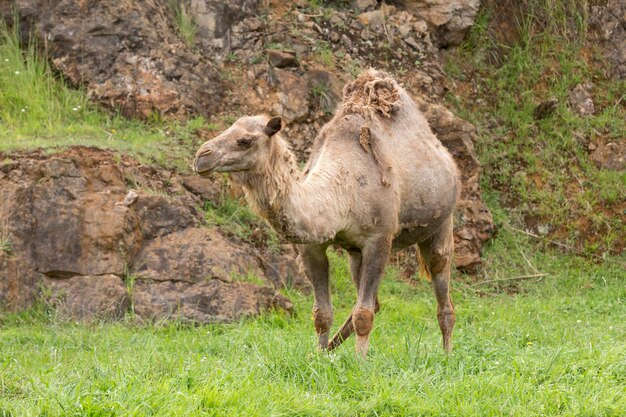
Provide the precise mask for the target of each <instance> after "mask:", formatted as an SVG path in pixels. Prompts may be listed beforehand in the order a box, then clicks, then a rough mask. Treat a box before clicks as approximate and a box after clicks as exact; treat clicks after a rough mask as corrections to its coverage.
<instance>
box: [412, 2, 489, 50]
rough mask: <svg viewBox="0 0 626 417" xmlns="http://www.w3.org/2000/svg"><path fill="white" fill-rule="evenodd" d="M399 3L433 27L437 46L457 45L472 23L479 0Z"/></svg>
mask: <svg viewBox="0 0 626 417" xmlns="http://www.w3.org/2000/svg"><path fill="white" fill-rule="evenodd" d="M400 3H401V4H402V5H403V6H404V7H406V8H407V9H408V10H410V11H411V12H413V13H415V15H416V16H418V17H419V18H420V19H423V20H425V21H426V22H427V23H428V24H429V25H430V26H431V27H432V28H433V29H434V33H435V41H436V44H437V45H438V46H454V45H459V44H460V43H461V42H462V41H463V38H464V37H465V32H466V31H467V30H468V29H469V28H470V27H471V26H472V24H474V18H475V17H476V14H477V13H478V8H479V6H480V0H452V1H450V0H402V1H400Z"/></svg>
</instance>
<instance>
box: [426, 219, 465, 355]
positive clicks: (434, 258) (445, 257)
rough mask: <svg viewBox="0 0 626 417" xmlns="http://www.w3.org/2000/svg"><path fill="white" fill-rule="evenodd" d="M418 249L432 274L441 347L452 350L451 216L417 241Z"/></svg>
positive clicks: (452, 247)
mask: <svg viewBox="0 0 626 417" xmlns="http://www.w3.org/2000/svg"><path fill="white" fill-rule="evenodd" d="M419 247H420V250H421V251H422V255H423V256H424V260H425V261H426V264H427V267H428V270H429V271H430V274H431V275H432V280H433V287H434V289H435V296H436V297H437V320H438V321H439V328H440V329H441V333H442V335H443V348H444V350H445V351H446V352H450V351H451V350H452V330H453V329H454V323H455V321H456V316H455V314H454V305H453V304H452V298H450V288H449V285H450V270H451V263H452V254H453V252H454V237H453V235H452V217H450V218H449V219H448V220H447V221H446V223H444V225H443V226H442V227H441V229H440V231H439V232H438V233H437V234H436V235H435V236H433V237H432V238H430V239H428V240H427V241H425V242H421V243H419Z"/></svg>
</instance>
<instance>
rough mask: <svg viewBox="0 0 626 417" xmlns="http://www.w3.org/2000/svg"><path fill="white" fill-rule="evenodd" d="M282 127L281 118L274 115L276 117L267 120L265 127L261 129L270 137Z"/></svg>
mask: <svg viewBox="0 0 626 417" xmlns="http://www.w3.org/2000/svg"><path fill="white" fill-rule="evenodd" d="M282 127H283V119H281V118H280V117H278V116H276V117H272V118H271V119H270V121H269V122H267V125H266V126H265V129H263V131H264V132H265V134H266V135H267V136H269V137H272V136H273V135H274V134H275V133H277V132H278V131H279V130H280V129H281V128H282Z"/></svg>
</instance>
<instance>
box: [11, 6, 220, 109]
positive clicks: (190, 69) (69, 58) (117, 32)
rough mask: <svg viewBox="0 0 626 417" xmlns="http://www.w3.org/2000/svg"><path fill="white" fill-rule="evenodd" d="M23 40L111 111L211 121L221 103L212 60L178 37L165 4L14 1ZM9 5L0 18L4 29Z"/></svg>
mask: <svg viewBox="0 0 626 417" xmlns="http://www.w3.org/2000/svg"><path fill="white" fill-rule="evenodd" d="M13 4H14V5H15V8H16V10H17V13H18V14H19V18H20V22H21V30H22V33H23V35H24V37H27V36H28V35H29V33H33V34H34V35H35V36H36V37H37V39H38V41H39V44H40V45H44V44H45V45H46V48H47V52H48V54H49V56H50V58H51V61H52V64H53V66H54V68H55V69H56V70H58V71H59V72H60V73H62V74H63V76H64V77H65V78H66V79H67V80H69V81H70V82H72V83H74V84H76V85H84V86H85V87H86V90H87V92H88V93H89V95H90V96H91V97H92V98H93V99H94V100H96V101H97V102H99V103H100V104H102V105H103V106H105V107H108V108H110V109H111V110H116V111H117V110H118V109H119V110H121V111H122V113H123V114H124V115H126V116H130V117H138V118H142V119H146V118H148V117H151V116H154V114H158V115H160V116H164V117H182V116H185V115H187V114H190V113H193V114H210V113H212V112H213V111H215V110H216V108H217V105H218V104H219V103H220V100H221V91H222V89H221V87H220V85H221V82H220V78H219V74H218V72H217V70H216V69H215V68H214V66H213V63H212V61H211V60H210V59H209V58H207V57H204V56H202V55H199V54H197V53H195V52H194V51H193V49H192V48H191V47H189V46H188V45H186V44H185V43H184V42H183V41H182V40H181V38H180V36H179V35H178V33H177V29H176V27H175V25H174V23H173V21H174V13H173V12H172V11H171V10H170V9H169V8H168V6H167V2H166V1H142V2H135V1H130V0H121V1H88V2H79V1H74V0H61V1H56V0H54V1H52V0H18V1H15V2H13ZM11 9H12V2H3V3H2V5H1V6H0V12H2V15H3V16H4V18H5V20H6V21H7V22H8V23H9V24H11V23H12V17H11Z"/></svg>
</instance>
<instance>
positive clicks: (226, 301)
mask: <svg viewBox="0 0 626 417" xmlns="http://www.w3.org/2000/svg"><path fill="white" fill-rule="evenodd" d="M133 309H134V312H135V315H136V316H137V317H139V318H141V319H144V320H148V321H153V320H172V319H175V320H181V321H184V322H196V323H209V322H228V321H233V320H237V319H240V318H242V317H246V316H251V315H258V314H260V313H262V312H264V311H267V310H270V309H281V310H285V311H287V312H290V311H292V310H293V304H292V303H291V301H289V300H288V299H287V298H286V297H284V296H282V295H280V294H278V293H277V292H276V291H275V290H273V289H271V288H269V287H259V286H257V285H253V284H250V283H247V282H240V283H227V282H223V281H220V280H209V281H206V282H198V283H190V282H181V281H178V282H172V281H164V282H155V281H151V280H143V279H140V280H137V281H136V282H135V285H134V287H133Z"/></svg>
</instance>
